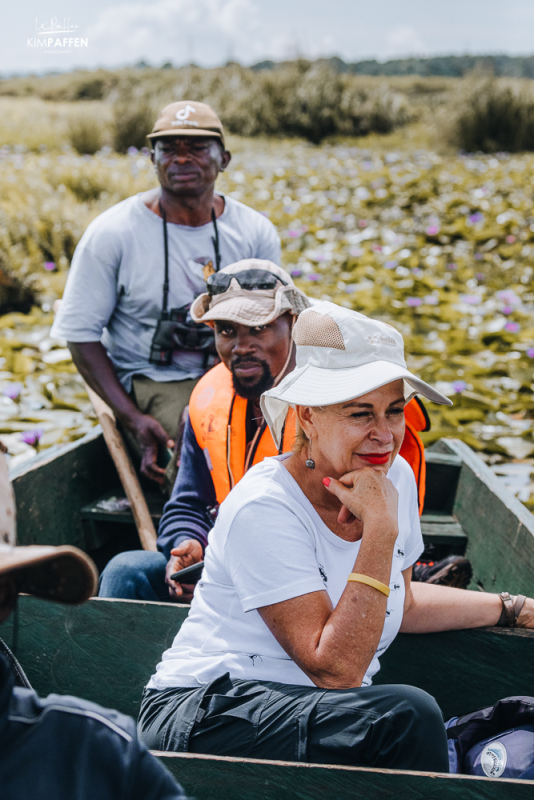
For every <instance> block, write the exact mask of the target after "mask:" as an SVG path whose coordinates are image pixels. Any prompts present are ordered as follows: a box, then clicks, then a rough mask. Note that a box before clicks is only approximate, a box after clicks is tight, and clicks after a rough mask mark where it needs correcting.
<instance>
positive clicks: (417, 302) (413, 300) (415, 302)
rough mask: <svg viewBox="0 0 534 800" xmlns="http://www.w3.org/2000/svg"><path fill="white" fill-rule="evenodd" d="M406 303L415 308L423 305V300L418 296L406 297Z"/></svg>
mask: <svg viewBox="0 0 534 800" xmlns="http://www.w3.org/2000/svg"><path fill="white" fill-rule="evenodd" d="M406 305H407V306H410V308H416V307H417V306H421V305H423V301H422V300H421V298H420V297H407V298H406Z"/></svg>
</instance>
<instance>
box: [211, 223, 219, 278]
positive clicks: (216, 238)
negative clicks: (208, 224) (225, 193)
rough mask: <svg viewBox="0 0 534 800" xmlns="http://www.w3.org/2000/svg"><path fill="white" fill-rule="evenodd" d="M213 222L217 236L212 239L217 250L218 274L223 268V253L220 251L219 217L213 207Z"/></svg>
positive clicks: (216, 269)
mask: <svg viewBox="0 0 534 800" xmlns="http://www.w3.org/2000/svg"><path fill="white" fill-rule="evenodd" d="M211 221H212V222H213V229H214V231H215V236H212V237H211V241H212V242H213V249H214V250H215V272H218V271H219V270H220V268H221V252H220V250H219V229H218V227H217V216H216V214H215V209H214V208H213V207H212V209H211Z"/></svg>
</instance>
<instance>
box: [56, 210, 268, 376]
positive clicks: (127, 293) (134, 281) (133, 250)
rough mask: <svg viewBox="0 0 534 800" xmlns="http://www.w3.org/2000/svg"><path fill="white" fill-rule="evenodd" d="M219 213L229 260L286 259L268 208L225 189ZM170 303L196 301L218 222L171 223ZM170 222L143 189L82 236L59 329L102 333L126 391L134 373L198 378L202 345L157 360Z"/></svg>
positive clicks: (83, 337) (87, 336) (88, 336)
mask: <svg viewBox="0 0 534 800" xmlns="http://www.w3.org/2000/svg"><path fill="white" fill-rule="evenodd" d="M224 200H225V206H224V211H223V213H222V214H221V216H220V217H218V218H217V229H218V232H219V249H220V254H221V266H222V267H226V266H228V265H229V264H233V263H234V262H235V261H240V260H241V259H242V258H265V259H268V260H270V261H274V263H275V264H279V263H280V238H279V236H278V234H277V232H276V229H275V227H274V225H273V224H272V223H271V222H269V220H268V219H266V218H265V217H264V216H263V215H262V214H260V213H259V212H257V211H254V210H253V209H252V208H249V207H248V206H245V205H243V204H242V203H239V202H238V201H237V200H234V199H232V198H231V197H225V198H224ZM167 230H168V238H169V282H170V291H169V306H168V307H169V309H172V308H180V307H182V306H184V305H189V304H191V303H192V302H193V300H194V299H195V297H197V296H198V295H199V294H201V293H202V292H204V291H205V290H206V284H205V281H204V277H203V274H202V268H203V265H204V264H205V263H207V261H210V260H211V261H213V263H215V251H214V246H213V242H212V237H213V235H214V227H213V223H212V222H209V223H208V224H207V225H201V226H200V227H198V228H190V227H188V226H186V225H176V224H174V223H168V225H167ZM164 270H165V259H164V249H163V222H162V220H161V218H160V217H158V216H157V214H154V212H153V211H150V209H148V208H147V207H146V205H145V203H144V202H143V199H142V196H141V195H139V194H138V195H134V196H133V197H129V198H128V199H127V200H123V201H122V202H121V203H118V204H117V205H115V206H112V208H109V209H108V210H107V211H104V213H103V214H100V216H98V217H97V218H96V219H94V220H93V222H91V224H90V225H89V227H88V228H87V230H86V231H85V233H84V235H83V236H82V238H81V239H80V242H79V244H78V247H77V248H76V252H75V253H74V258H73V259H72V266H71V270H70V273H69V277H68V279H67V285H66V288H65V294H64V296H63V303H62V304H61V308H60V310H59V313H58V315H57V317H56V320H55V322H54V326H53V328H52V336H54V337H56V338H58V339H66V340H67V341H69V342H98V341H102V344H103V345H104V347H106V349H107V351H108V353H109V355H110V357H111V360H112V362H113V364H114V366H115V369H116V371H117V374H118V376H119V379H120V380H121V381H122V383H123V385H124V387H125V389H126V391H130V388H131V380H132V376H133V375H136V374H137V375H146V376H147V377H148V378H152V379H153V380H156V381H174V380H185V379H188V378H198V377H199V376H200V375H202V373H203V364H204V356H203V354H202V353H194V352H191V351H186V350H180V351H177V352H175V353H174V354H173V363H172V364H171V365H170V366H168V367H159V366H157V365H153V364H150V363H149V361H148V359H149V355H150V344H151V342H152V337H153V335H154V330H155V327H156V323H157V320H158V319H159V316H160V314H161V310H162V305H163V278H164Z"/></svg>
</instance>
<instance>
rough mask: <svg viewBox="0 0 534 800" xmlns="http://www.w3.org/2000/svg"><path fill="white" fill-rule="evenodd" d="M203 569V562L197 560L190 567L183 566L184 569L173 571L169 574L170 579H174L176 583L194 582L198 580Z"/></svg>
mask: <svg viewBox="0 0 534 800" xmlns="http://www.w3.org/2000/svg"><path fill="white" fill-rule="evenodd" d="M203 569H204V562H203V561H199V562H198V564H192V565H191V566H190V567H184V569H180V570H178V572H175V573H174V574H173V575H171V581H176V582H177V583H196V582H197V581H198V580H200V576H201V575H202V570H203Z"/></svg>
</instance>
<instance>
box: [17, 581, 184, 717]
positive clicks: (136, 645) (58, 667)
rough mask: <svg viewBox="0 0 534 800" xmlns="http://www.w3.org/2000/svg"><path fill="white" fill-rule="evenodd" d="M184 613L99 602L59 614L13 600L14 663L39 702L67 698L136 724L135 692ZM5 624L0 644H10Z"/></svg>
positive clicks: (165, 606)
mask: <svg viewBox="0 0 534 800" xmlns="http://www.w3.org/2000/svg"><path fill="white" fill-rule="evenodd" d="M188 611H189V606H180V605H177V604H174V603H142V602H138V601H136V600H101V599H98V598H95V599H93V600H90V601H89V602H88V603H87V604H86V605H85V606H81V607H71V608H69V607H67V606H60V605H58V604H55V603H47V602H46V601H44V600H38V599H37V598H34V597H29V596H23V597H20V598H19V643H18V648H17V657H18V658H19V660H20V662H21V663H22V664H24V666H25V668H26V667H27V674H28V678H29V680H30V683H31V684H32V686H33V687H34V688H35V690H36V691H37V692H38V693H39V694H42V695H47V694H49V693H50V692H58V693H59V694H73V695H77V696H79V697H83V698H85V699H87V700H93V701H94V702H95V703H100V704H101V705H103V706H108V707H112V708H117V709H118V710H119V711H122V712H123V713H125V714H130V715H131V716H133V717H136V716H137V713H138V710H139V703H140V700H141V695H142V692H143V688H144V686H145V684H146V683H147V681H148V679H149V678H150V676H151V675H152V673H153V672H154V667H155V666H156V664H157V662H158V661H159V659H160V656H161V654H162V652H163V650H165V649H166V648H167V647H169V645H170V644H171V642H172V640H173V638H174V636H175V635H176V633H177V631H178V630H179V628H180V625H181V624H182V622H183V620H184V619H185V618H186V616H187V613H188ZM12 625H13V618H11V619H10V620H9V621H8V622H7V623H6V624H5V625H3V626H2V638H3V639H5V641H6V642H7V643H8V644H10V643H11V642H12V639H13V630H12Z"/></svg>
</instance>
